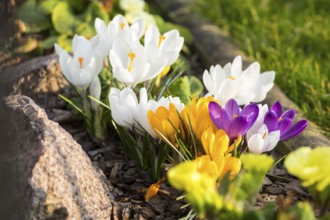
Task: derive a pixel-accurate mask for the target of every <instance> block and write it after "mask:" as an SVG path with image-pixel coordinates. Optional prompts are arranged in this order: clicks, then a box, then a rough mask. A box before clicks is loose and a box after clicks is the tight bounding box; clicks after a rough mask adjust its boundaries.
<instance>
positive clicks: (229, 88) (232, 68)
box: [203, 56, 275, 106]
mask: <svg viewBox="0 0 330 220" xmlns="http://www.w3.org/2000/svg"><path fill="white" fill-rule="evenodd" d="M274 77H275V72H273V71H269V72H265V73H263V74H260V65H259V63H258V62H254V63H253V64H251V65H250V66H249V67H248V68H247V69H246V70H244V71H242V58H241V57H240V56H237V57H236V58H235V59H234V61H233V63H232V64H231V63H228V64H226V65H225V66H224V67H223V68H222V67H221V66H220V65H216V66H211V68H210V71H207V70H205V72H204V75H203V82H204V85H205V88H206V89H207V90H208V94H207V96H208V95H213V96H214V97H215V98H216V99H217V100H219V101H220V104H221V106H224V105H225V104H226V103H227V101H228V100H230V99H235V100H236V102H237V103H238V105H246V104H249V103H250V102H261V101H263V100H264V99H265V98H266V94H267V92H268V91H269V90H270V89H271V88H272V87H273V85H274V83H273V81H274Z"/></svg>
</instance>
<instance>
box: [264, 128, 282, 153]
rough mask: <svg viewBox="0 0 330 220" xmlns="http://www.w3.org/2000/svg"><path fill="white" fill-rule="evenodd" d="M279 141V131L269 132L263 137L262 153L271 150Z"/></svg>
mask: <svg viewBox="0 0 330 220" xmlns="http://www.w3.org/2000/svg"><path fill="white" fill-rule="evenodd" d="M279 141H280V131H273V132H270V133H269V134H268V135H267V136H266V137H265V146H264V152H266V151H271V150H273V149H274V148H275V147H276V145H277V143H278V142H279Z"/></svg>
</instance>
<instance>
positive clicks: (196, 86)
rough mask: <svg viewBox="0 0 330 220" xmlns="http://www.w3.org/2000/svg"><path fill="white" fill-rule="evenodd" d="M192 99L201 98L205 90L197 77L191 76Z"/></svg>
mask: <svg viewBox="0 0 330 220" xmlns="http://www.w3.org/2000/svg"><path fill="white" fill-rule="evenodd" d="M189 84H190V98H193V97H196V96H199V95H200V94H201V93H202V92H203V89H204V86H203V83H202V82H201V81H200V80H199V79H198V78H197V77H196V76H189Z"/></svg>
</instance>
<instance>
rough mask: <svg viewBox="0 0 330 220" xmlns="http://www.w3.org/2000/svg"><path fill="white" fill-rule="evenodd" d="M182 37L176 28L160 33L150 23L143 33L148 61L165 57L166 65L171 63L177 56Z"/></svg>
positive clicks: (182, 40)
mask: <svg viewBox="0 0 330 220" xmlns="http://www.w3.org/2000/svg"><path fill="white" fill-rule="evenodd" d="M183 42H184V39H183V37H181V36H180V34H179V31H178V30H171V31H169V32H166V33H165V34H163V35H161V34H160V33H159V30H158V28H157V27H156V26H154V25H151V26H150V27H149V28H148V29H147V32H146V34H145V38H144V45H145V47H146V50H147V56H148V61H149V62H154V61H156V60H159V59H166V66H170V65H172V64H173V63H174V62H175V61H176V60H177V58H178V57H179V54H180V51H181V49H182V46H183Z"/></svg>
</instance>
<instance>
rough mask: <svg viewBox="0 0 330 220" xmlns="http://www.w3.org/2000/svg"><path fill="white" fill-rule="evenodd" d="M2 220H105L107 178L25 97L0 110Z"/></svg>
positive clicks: (108, 205)
mask: <svg viewBox="0 0 330 220" xmlns="http://www.w3.org/2000/svg"><path fill="white" fill-rule="evenodd" d="M0 107H1V108H0V121H1V126H0V134H1V136H0V137H1V138H0V219H109V218H110V216H111V212H112V204H111V202H110V200H111V199H112V198H111V195H110V194H109V189H108V186H107V185H106V183H105V181H106V180H105V176H104V175H103V174H102V173H101V171H100V170H98V169H97V168H95V167H93V165H92V163H91V161H90V159H89V158H88V156H87V155H86V153H85V152H84V151H83V150H82V148H81V146H80V145H79V144H77V143H76V142H75V141H74V140H73V138H72V136H71V135H70V134H69V133H67V132H66V131H65V130H64V129H62V128H61V127H60V126H59V125H58V124H57V123H55V122H52V121H50V120H48V118H47V115H46V113H45V111H44V110H43V109H41V108H40V107H39V106H37V105H36V104H35V103H34V102H33V101H32V100H31V99H30V98H28V97H26V96H19V95H17V96H9V97H6V98H5V99H4V100H1V106H0Z"/></svg>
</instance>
